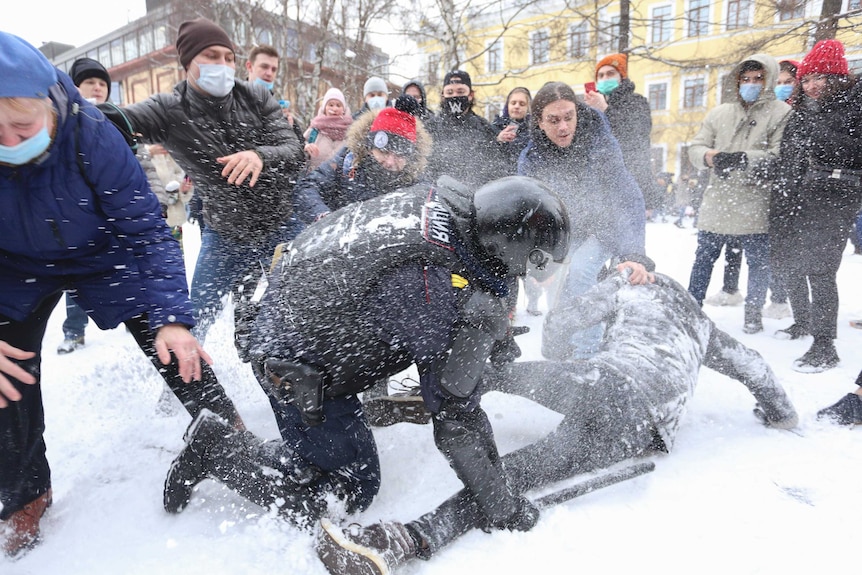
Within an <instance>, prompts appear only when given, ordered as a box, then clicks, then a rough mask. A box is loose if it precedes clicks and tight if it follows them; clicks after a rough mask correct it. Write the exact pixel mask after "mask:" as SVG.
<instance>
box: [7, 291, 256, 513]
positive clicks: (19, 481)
mask: <svg viewBox="0 0 862 575" xmlns="http://www.w3.org/2000/svg"><path fill="white" fill-rule="evenodd" d="M61 295H62V292H57V293H55V294H52V295H51V296H49V297H47V298H45V300H44V301H42V303H41V304H40V305H39V306H38V307H37V308H36V309H35V310H34V311H33V313H31V314H30V315H29V316H28V317H27V318H26V319H25V320H24V321H20V322H19V321H15V320H13V319H11V318H8V317H5V316H3V315H0V340H2V341H5V342H6V343H8V344H10V345H12V346H14V347H17V348H19V349H23V350H24V351H33V352H35V353H36V356H35V357H33V358H32V359H28V360H23V361H18V362H17V363H19V364H20V365H21V366H22V367H24V369H26V370H27V371H29V372H31V373H33V374H34V375H35V376H36V380H37V381H36V383H35V384H33V385H27V384H23V383H21V382H20V381H18V380H17V379H15V378H14V377H11V376H8V375H7V376H6V378H7V379H9V381H10V382H12V384H13V385H14V386H15V388H16V389H17V390H18V391H19V392H20V393H21V395H22V398H21V400H20V401H14V402H10V405H9V406H8V407H6V408H5V409H0V502H2V503H3V511H2V512H0V520H5V519H7V518H8V517H9V516H11V515H12V514H13V513H15V512H16V511H18V510H19V509H21V508H22V507H23V506H24V505H26V504H27V503H29V502H30V501H32V500H33V499H35V498H36V497H38V496H39V495H41V494H42V493H44V492H45V491H47V490H48V489H49V488H50V487H51V471H50V468H49V466H48V459H47V457H46V456H45V439H44V437H43V434H44V431H45V415H44V411H43V407H42V388H41V378H40V364H41V354H42V339H43V337H44V335H45V329H46V327H47V325H48V319H49V318H50V316H51V311H52V310H53V309H54V307H55V306H56V305H57V302H58V301H59V299H60V296H61ZM125 324H126V327H128V328H129V331H130V332H131V334H132V336H133V337H134V338H135V341H136V342H137V344H138V346H139V347H140V348H141V350H142V351H143V352H144V353H145V354H146V356H147V357H148V358H150V361H152V363H153V365H154V366H155V367H156V369H157V370H158V371H159V373H160V374H161V376H162V377H163V378H164V379H165V382H166V383H167V385H168V387H170V388H171V391H173V392H174V394H175V395H176V396H177V398H178V399H179V400H180V401H181V402H182V404H183V405H184V406H185V408H186V410H188V412H189V413H190V414H191V415H192V417H194V416H195V415H197V414H198V413H199V412H200V411H201V410H202V409H204V408H207V409H209V410H211V411H213V412H215V413H218V414H219V415H221V416H222V417H224V418H225V419H226V420H227V421H231V422H233V421H236V420H237V419H238V418H239V415H238V414H237V412H236V408H235V407H234V405H233V403H232V402H231V400H230V399H229V398H228V397H227V395H226V394H225V392H224V389H223V388H222V387H221V385H220V384H219V382H218V380H217V379H216V376H215V373H213V371H212V368H210V367H209V366H208V365H206V363H204V362H203V361H202V362H201V363H202V368H203V375H202V377H201V380H200V381H195V382H190V383H184V382H183V380H182V378H181V377H180V375H179V363H178V362H177V359H176V357H173V356H172V357H171V363H169V364H168V365H162V363H161V361H159V358H158V355H157V353H156V349H155V334H154V333H153V332H151V331H150V326H149V321H148V319H147V316H146V315H141V316H138V317H134V318H131V319H129V320H127V321H126V322H125ZM12 361H17V360H12Z"/></svg>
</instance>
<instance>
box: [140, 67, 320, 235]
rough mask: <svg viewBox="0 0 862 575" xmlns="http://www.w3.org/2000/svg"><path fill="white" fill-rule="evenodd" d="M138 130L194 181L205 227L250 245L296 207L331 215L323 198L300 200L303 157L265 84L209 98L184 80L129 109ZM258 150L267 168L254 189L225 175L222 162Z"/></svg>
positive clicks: (303, 213) (304, 213)
mask: <svg viewBox="0 0 862 575" xmlns="http://www.w3.org/2000/svg"><path fill="white" fill-rule="evenodd" d="M124 111H125V112H126V114H127V115H128V116H129V118H130V120H131V122H132V125H133V126H134V128H135V130H136V131H138V132H140V133H141V134H142V135H143V139H144V140H145V141H147V142H150V143H158V144H162V145H164V147H165V148H167V150H168V151H169V152H170V153H171V156H172V157H173V158H174V159H175V160H176V162H177V163H178V164H179V165H180V166H181V167H182V168H183V169H184V170H185V171H186V173H187V174H188V175H189V176H190V177H191V179H192V181H193V182H194V184H195V193H196V194H198V195H199V196H200V197H201V199H202V200H203V212H204V221H205V222H206V226H207V227H209V228H211V229H213V230H215V231H217V232H218V233H219V234H222V235H223V236H224V237H225V238H227V239H229V240H234V241H239V242H243V243H249V242H252V241H254V240H255V239H257V238H260V237H264V236H267V235H269V233H270V232H272V231H274V230H276V229H278V227H279V225H280V224H282V223H283V222H285V221H286V220H287V219H288V218H289V217H290V216H291V214H293V213H294V210H296V212H297V213H296V215H297V216H298V217H299V218H300V219H302V220H305V221H311V220H313V219H314V217H316V216H317V215H319V214H320V213H321V212H322V211H325V207H324V206H323V205H322V203H321V202H320V199H319V198H305V197H300V196H296V197H294V192H293V185H294V183H295V180H296V176H297V174H299V173H300V172H301V171H302V169H303V166H304V162H305V155H304V153H303V150H302V146H301V145H300V142H299V140H298V138H297V137H296V134H295V133H294V131H293V130H292V129H291V127H290V125H289V124H288V122H287V120H286V119H285V118H284V115H283V114H282V111H281V107H280V106H279V104H278V102H277V101H276V100H275V98H273V96H272V94H271V93H270V92H269V90H267V89H266V88H265V87H263V86H259V85H254V84H249V83H248V82H243V81H240V80H237V82H236V84H235V85H234V88H233V90H232V91H231V93H230V94H228V95H227V96H225V97H224V98H210V97H207V96H204V95H203V94H201V93H199V92H197V91H195V90H194V89H193V88H192V87H191V86H189V85H188V83H187V81H185V80H184V81H182V82H180V83H179V84H177V85H176V86H175V87H174V91H173V92H172V93H171V94H155V95H153V96H151V97H150V98H148V99H147V100H144V101H143V102H140V103H138V104H132V105H130V106H127V107H126V108H124ZM244 150H254V151H255V152H256V153H257V154H258V155H259V156H260V157H261V159H262V160H263V171H262V172H261V173H260V177H259V178H258V181H257V183H256V184H255V186H254V187H253V188H251V187H249V186H248V181H246V183H244V184H243V185H241V186H234V185H231V184H229V183H228V182H227V179H226V178H224V177H222V175H221V171H222V169H223V166H222V165H221V164H218V163H217V162H216V161H215V160H216V158H219V157H222V156H228V155H230V154H234V153H236V152H241V151H244Z"/></svg>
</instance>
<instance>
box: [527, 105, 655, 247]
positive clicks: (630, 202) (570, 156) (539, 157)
mask: <svg viewBox="0 0 862 575" xmlns="http://www.w3.org/2000/svg"><path fill="white" fill-rule="evenodd" d="M577 114H578V123H577V126H576V128H575V137H574V139H573V140H572V143H571V144H570V145H569V146H568V147H567V148H560V147H559V146H557V145H556V144H554V143H553V142H551V141H550V140H549V139H548V137H547V136H546V135H545V133H544V132H543V131H542V130H539V129H534V130H533V135H532V139H531V141H530V143H528V144H527V147H526V148H524V150H523V151H522V152H521V157H520V159H519V160H518V173H519V174H520V175H523V176H532V177H535V178H538V179H540V180H542V181H544V182H545V183H547V184H548V185H549V186H551V188H552V189H553V190H554V191H556V192H557V193H558V194H559V195H560V197H561V198H562V199H563V202H564V203H565V204H566V210H567V211H568V213H569V218H570V220H571V223H572V225H571V231H572V240H573V241H572V244H573V246H578V245H580V244H581V243H583V242H584V241H585V240H586V239H587V238H588V237H589V236H594V237H595V238H596V239H598V240H599V242H601V244H602V245H603V246H605V247H606V248H607V249H608V250H609V251H610V252H612V253H613V254H614V255H615V256H629V255H633V254H637V255H646V249H645V247H644V242H645V236H646V216H645V211H646V209H645V208H644V200H643V195H642V194H641V191H640V188H638V186H637V184H636V183H635V181H634V178H633V177H632V175H631V174H630V173H629V171H628V170H627V169H626V167H625V164H624V162H623V156H622V153H621V152H620V147H619V144H618V143H617V141H616V139H614V137H613V136H612V135H611V130H610V126H609V125H608V120H607V118H605V116H604V114H602V113H601V112H599V111H597V110H595V109H593V108H590V107H589V106H587V105H586V104H582V103H578V104H577Z"/></svg>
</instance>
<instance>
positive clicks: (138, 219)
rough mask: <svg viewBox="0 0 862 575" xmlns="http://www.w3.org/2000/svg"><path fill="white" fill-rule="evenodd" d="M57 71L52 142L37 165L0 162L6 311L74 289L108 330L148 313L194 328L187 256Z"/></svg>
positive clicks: (112, 142)
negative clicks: (62, 290) (189, 296)
mask: <svg viewBox="0 0 862 575" xmlns="http://www.w3.org/2000/svg"><path fill="white" fill-rule="evenodd" d="M58 76H59V81H58V82H57V84H56V85H55V86H53V87H52V88H51V90H50V95H51V100H53V103H54V109H55V112H56V114H57V128H56V132H55V134H54V138H53V141H52V143H51V146H50V147H49V148H48V150H47V152H45V153H44V154H43V155H42V156H41V157H39V158H37V160H35V161H34V162H31V163H29V164H25V165H23V166H8V165H3V164H0V230H2V233H0V314H2V315H5V316H8V317H11V318H12V319H14V320H16V321H23V320H24V319H25V318H26V317H27V316H28V315H29V314H30V313H31V312H32V311H33V309H34V308H35V307H36V306H37V305H38V304H39V303H40V301H42V300H43V299H44V298H45V297H47V296H48V295H50V294H52V293H55V292H57V291H58V290H60V289H64V288H75V289H77V295H78V302H79V303H80V304H81V306H82V307H83V308H84V309H85V310H86V311H87V313H88V314H89V315H90V316H91V317H92V318H93V320H95V322H96V324H97V325H98V326H99V327H100V328H102V329H110V328H113V327H116V326H117V325H118V324H119V323H120V322H122V321H124V320H126V319H129V318H131V317H134V316H136V315H139V314H141V313H144V312H146V313H148V314H149V319H150V322H151V325H152V327H153V328H154V329H155V328H158V327H161V326H162V325H165V324H168V323H181V324H185V325H188V326H193V325H194V319H193V315H192V314H193V312H192V306H191V302H190V301H189V299H188V287H187V282H186V274H185V267H184V265H183V258H182V253H181V252H180V247H179V244H178V243H177V242H176V241H175V240H174V239H173V238H171V235H170V230H169V229H168V227H167V225H166V224H165V221H164V219H163V218H162V216H161V210H160V208H159V202H158V199H156V196H155V194H153V192H152V191H151V190H150V187H149V184H148V183H147V179H146V177H145V175H144V172H143V170H142V169H141V166H140V164H139V163H138V161H137V159H136V158H135V156H134V154H132V151H131V150H130V149H129V146H128V145H127V144H126V142H125V140H124V139H123V137H122V136H121V135H120V132H119V131H118V130H117V129H116V128H115V127H114V125H113V124H111V123H110V122H109V121H107V120H106V119H105V117H104V115H102V113H101V112H100V111H99V110H98V109H97V108H95V107H94V106H92V105H91V104H89V103H87V102H85V101H84V100H83V99H82V98H81V96H80V94H79V93H78V90H77V89H76V88H75V85H74V84H73V83H72V81H71V79H70V78H69V77H68V76H66V75H65V74H63V73H61V72H58ZM78 153H80V154H81V160H82V162H81V165H79V163H78V161H77V160H76V154H78ZM81 166H83V170H84V172H85V173H86V179H85V177H84V174H82V172H81ZM88 181H89V183H88ZM91 184H92V187H91Z"/></svg>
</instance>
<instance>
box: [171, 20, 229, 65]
mask: <svg viewBox="0 0 862 575" xmlns="http://www.w3.org/2000/svg"><path fill="white" fill-rule="evenodd" d="M210 46H224V47H225V48H228V49H229V50H234V47H233V42H231V41H230V38H228V35H227V32H225V31H224V30H223V29H222V28H221V27H219V25H218V24H216V23H215V22H213V21H211V20H207V19H206V18H197V19H195V20H187V21H185V22H183V23H182V24H180V29H179V31H178V32H177V55H178V56H179V57H180V64H182V65H183V68H184V69H186V70H188V69H189V64H191V63H192V60H193V59H194V57H195V56H197V55H198V54H200V53H201V52H202V51H203V50H205V49H206V48H209V47H210Z"/></svg>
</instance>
